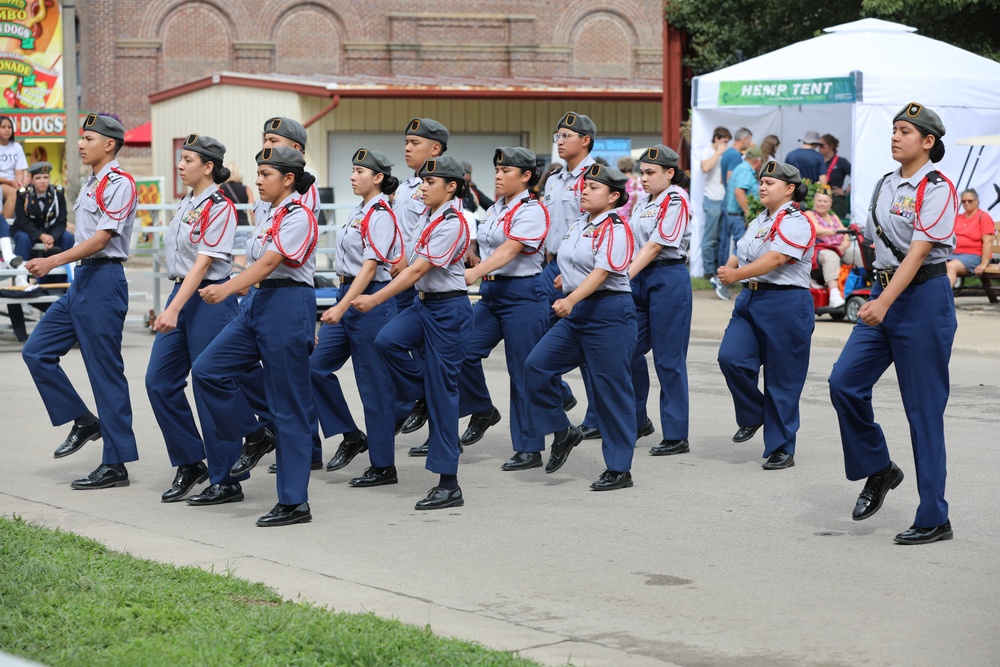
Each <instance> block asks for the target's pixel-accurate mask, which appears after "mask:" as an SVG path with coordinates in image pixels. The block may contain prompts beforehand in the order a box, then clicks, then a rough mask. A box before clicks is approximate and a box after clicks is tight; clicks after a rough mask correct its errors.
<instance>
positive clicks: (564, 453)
mask: <svg viewBox="0 0 1000 667" xmlns="http://www.w3.org/2000/svg"><path fill="white" fill-rule="evenodd" d="M565 430H566V432H565V433H564V434H563V436H562V437H561V438H556V440H555V442H553V443H552V452H551V453H550V454H549V461H548V463H546V464H545V472H547V473H552V472H555V471H556V470H559V468H562V467H563V464H564V463H566V459H567V458H569V453H570V452H571V451H572V450H573V448H574V447H576V446H577V445H579V444H580V441H581V440H583V434H582V433H580V429H578V428H577V427H576V426H569V427H567V428H566V429H565Z"/></svg>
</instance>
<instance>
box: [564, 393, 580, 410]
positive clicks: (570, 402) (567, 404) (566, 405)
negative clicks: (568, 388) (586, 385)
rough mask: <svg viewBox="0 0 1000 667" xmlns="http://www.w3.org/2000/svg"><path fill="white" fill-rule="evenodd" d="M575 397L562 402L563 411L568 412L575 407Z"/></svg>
mask: <svg viewBox="0 0 1000 667" xmlns="http://www.w3.org/2000/svg"><path fill="white" fill-rule="evenodd" d="M576 402H577V401H576V396H570V397H569V398H567V399H566V400H565V401H563V411H564V412H569V411H570V410H572V409H573V408H575V407H576Z"/></svg>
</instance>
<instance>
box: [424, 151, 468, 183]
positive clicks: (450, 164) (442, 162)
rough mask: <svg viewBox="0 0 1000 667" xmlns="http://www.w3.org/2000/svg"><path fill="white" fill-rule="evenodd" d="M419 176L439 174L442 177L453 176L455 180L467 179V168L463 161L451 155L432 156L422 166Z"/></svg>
mask: <svg viewBox="0 0 1000 667" xmlns="http://www.w3.org/2000/svg"><path fill="white" fill-rule="evenodd" d="M417 176H420V177H421V178H423V177H424V176H439V177H440V178H452V179H455V180H465V168H464V167H462V163H461V162H459V161H458V160H456V159H455V158H453V157H452V156H450V155H443V156H441V157H432V158H431V159H429V160H427V161H426V162H424V163H423V164H422V165H421V166H420V170H419V171H418V172H417Z"/></svg>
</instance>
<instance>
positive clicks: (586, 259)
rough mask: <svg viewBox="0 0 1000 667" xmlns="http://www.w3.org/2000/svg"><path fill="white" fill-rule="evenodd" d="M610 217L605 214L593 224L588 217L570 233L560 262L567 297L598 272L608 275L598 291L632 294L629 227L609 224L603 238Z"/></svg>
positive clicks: (563, 246)
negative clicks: (602, 270) (603, 228)
mask: <svg viewBox="0 0 1000 667" xmlns="http://www.w3.org/2000/svg"><path fill="white" fill-rule="evenodd" d="M608 215H609V214H608V213H602V214H601V215H600V216H598V217H597V218H595V219H594V220H593V221H590V220H589V218H590V214H589V213H584V214H583V215H581V216H580V217H579V218H577V220H576V222H574V223H573V224H572V225H570V228H569V231H568V232H566V236H565V238H563V241H562V246H561V250H560V251H559V259H558V261H559V271H560V272H561V273H562V289H563V292H565V293H566V294H569V293H570V292H572V291H573V290H575V289H576V288H577V287H579V286H580V284H581V283H583V281H584V280H586V278H587V276H589V275H590V272H591V271H593V270H594V269H604V270H605V271H607V272H608V275H607V277H606V278H605V279H604V282H602V283H601V285H600V286H599V287H598V288H597V289H598V290H612V291H615V292H631V291H632V287H631V285H630V284H629V279H628V264H629V261H630V258H631V255H632V251H633V248H632V247H631V245H630V244H629V241H630V239H629V237H628V234H627V233H626V231H625V230H626V228H627V226H628V223H627V222H622V223H621V224H618V223H614V224H608V225H606V227H605V231H604V233H603V234H602V233H601V232H602V223H604V222H605V221H608ZM609 255H610V261H609ZM612 263H613V264H614V265H615V266H612Z"/></svg>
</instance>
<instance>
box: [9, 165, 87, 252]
mask: <svg viewBox="0 0 1000 667" xmlns="http://www.w3.org/2000/svg"><path fill="white" fill-rule="evenodd" d="M51 172H52V165H51V164H49V163H48V162H36V163H35V164H33V165H31V166H30V167H28V173H29V174H31V183H29V184H28V185H26V186H24V187H23V188H21V189H19V190H18V191H17V204H16V206H15V208H14V224H13V226H12V227H11V235H12V236H13V237H14V252H16V253H17V254H18V255H20V256H21V257H31V248H32V246H34V245H35V244H36V243H41V244H43V245H44V246H45V251H44V254H46V255H54V254H56V253H59V252H62V251H63V250H69V249H70V248H72V247H73V243H74V240H73V235H72V234H70V233H69V232H67V231H66V194H65V193H64V192H63V189H62V186H60V185H52V184H50V183H49V174H50V173H51Z"/></svg>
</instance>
